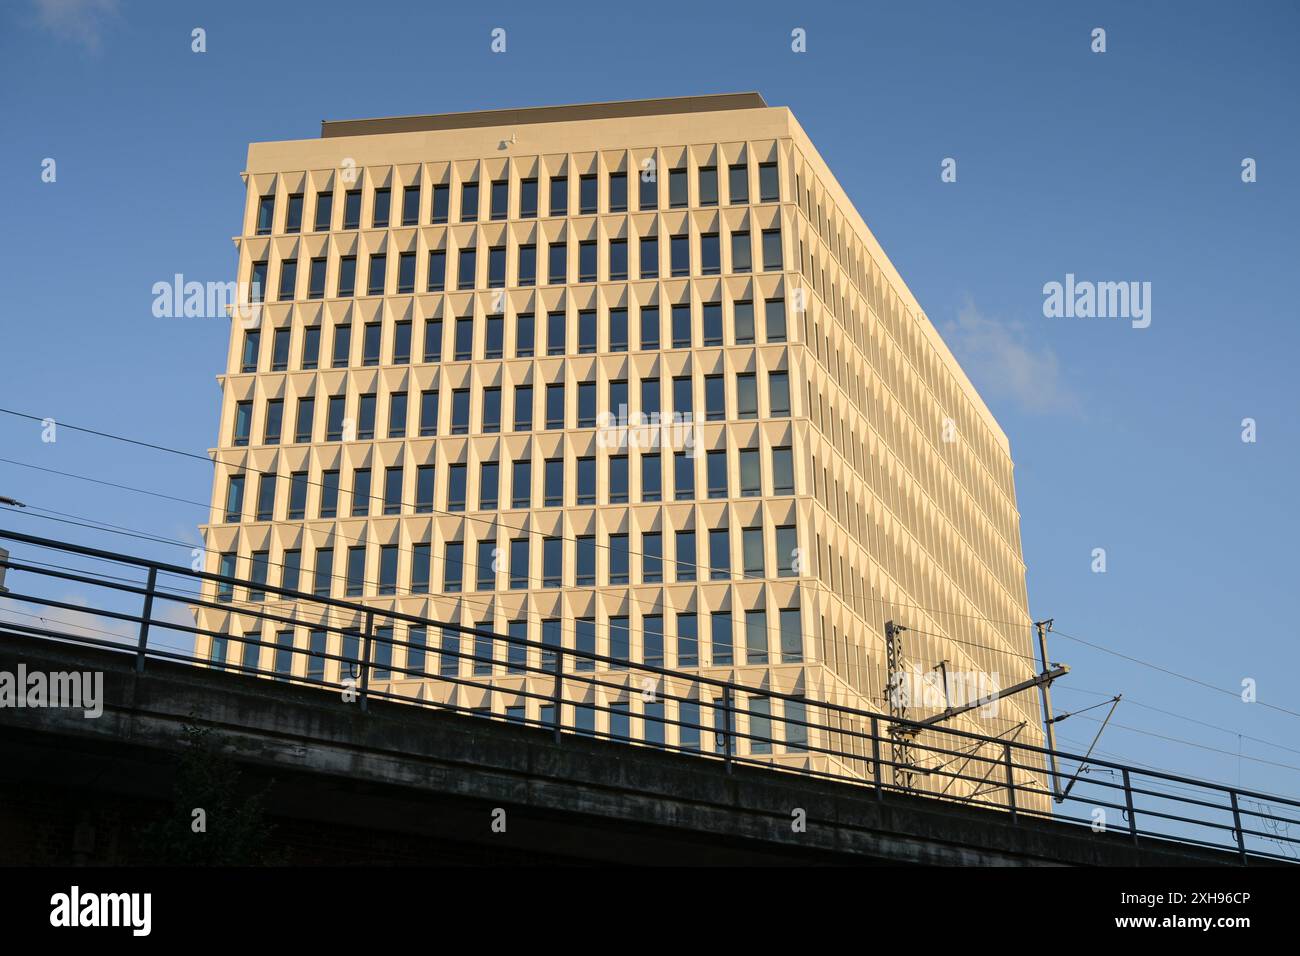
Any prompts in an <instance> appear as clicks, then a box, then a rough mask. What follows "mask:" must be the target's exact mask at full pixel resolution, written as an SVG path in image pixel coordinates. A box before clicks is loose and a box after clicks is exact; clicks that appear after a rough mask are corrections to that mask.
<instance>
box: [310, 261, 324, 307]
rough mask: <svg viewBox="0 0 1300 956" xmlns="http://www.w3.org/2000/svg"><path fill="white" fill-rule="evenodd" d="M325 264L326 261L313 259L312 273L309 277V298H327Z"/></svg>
mask: <svg viewBox="0 0 1300 956" xmlns="http://www.w3.org/2000/svg"><path fill="white" fill-rule="evenodd" d="M325 264H326V260H324V259H313V260H312V261H311V271H310V272H309V273H308V275H307V298H309V299H323V298H325Z"/></svg>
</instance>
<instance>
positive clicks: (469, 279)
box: [456, 247, 477, 290]
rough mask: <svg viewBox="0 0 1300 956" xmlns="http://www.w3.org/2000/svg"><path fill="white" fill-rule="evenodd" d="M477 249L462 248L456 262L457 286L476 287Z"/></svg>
mask: <svg viewBox="0 0 1300 956" xmlns="http://www.w3.org/2000/svg"><path fill="white" fill-rule="evenodd" d="M476 263H477V259H476V250H475V249H473V248H472V247H471V248H469V249H462V250H460V257H459V259H458V260H457V263H456V288H457V289H462V290H463V289H472V288H474V277H475V269H476V267H477V266H476Z"/></svg>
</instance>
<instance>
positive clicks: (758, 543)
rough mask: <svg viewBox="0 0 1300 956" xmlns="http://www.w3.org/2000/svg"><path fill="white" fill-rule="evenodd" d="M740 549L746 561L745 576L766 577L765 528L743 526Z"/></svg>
mask: <svg viewBox="0 0 1300 956" xmlns="http://www.w3.org/2000/svg"><path fill="white" fill-rule="evenodd" d="M740 550H741V552H742V554H741V557H742V560H743V561H744V567H745V571H744V573H745V577H747V578H763V577H766V576H767V568H766V562H765V561H764V560H763V529H762V528H741V529H740Z"/></svg>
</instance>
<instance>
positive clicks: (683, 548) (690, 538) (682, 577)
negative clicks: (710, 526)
mask: <svg viewBox="0 0 1300 956" xmlns="http://www.w3.org/2000/svg"><path fill="white" fill-rule="evenodd" d="M676 538H677V541H676V544H677V562H676V563H677V569H676V574H677V580H678V581H694V580H695V576H696V570H695V568H696V560H697V559H696V556H695V532H694V531H678V532H677V535H676Z"/></svg>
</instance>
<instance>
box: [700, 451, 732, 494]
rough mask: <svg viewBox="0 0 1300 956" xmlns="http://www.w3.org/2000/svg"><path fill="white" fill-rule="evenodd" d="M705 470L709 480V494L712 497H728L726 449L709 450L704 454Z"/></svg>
mask: <svg viewBox="0 0 1300 956" xmlns="http://www.w3.org/2000/svg"><path fill="white" fill-rule="evenodd" d="M704 471H705V477H706V478H707V480H708V496H709V497H710V498H725V497H727V452H726V449H721V450H718V451H710V452H707V453H706V454H705V456H704Z"/></svg>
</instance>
